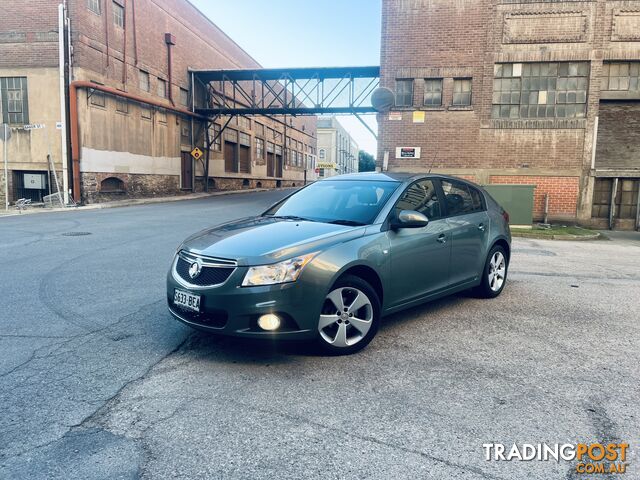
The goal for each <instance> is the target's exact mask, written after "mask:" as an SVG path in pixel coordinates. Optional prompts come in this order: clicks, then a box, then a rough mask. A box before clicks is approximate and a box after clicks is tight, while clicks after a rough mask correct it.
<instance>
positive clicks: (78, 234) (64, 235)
mask: <svg viewBox="0 0 640 480" xmlns="http://www.w3.org/2000/svg"><path fill="white" fill-rule="evenodd" d="M85 235H91V232H67V233H63V234H62V236H63V237H84V236H85Z"/></svg>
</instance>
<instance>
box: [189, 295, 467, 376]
mask: <svg viewBox="0 0 640 480" xmlns="http://www.w3.org/2000/svg"><path fill="white" fill-rule="evenodd" d="M473 298H474V297H473V294H472V293H470V292H469V293H467V292H461V293H458V294H455V295H452V296H449V297H445V298H442V299H439V300H435V301H433V302H430V303H426V304H422V305H418V306H416V307H412V308H409V309H407V310H403V311H402V312H399V313H395V314H393V315H390V316H387V317H384V318H383V321H382V324H381V326H380V332H379V333H378V335H388V334H393V333H392V332H393V331H394V330H398V329H400V328H406V327H407V325H408V324H410V323H413V322H416V321H420V322H424V321H425V320H426V319H428V317H429V316H430V315H433V314H436V313H437V312H440V311H441V310H443V309H448V308H451V307H453V306H455V305H457V304H460V303H462V302H464V301H466V300H471V299H473ZM374 345H375V340H374V344H372V345H371V346H370V347H368V348H372V347H373V348H375V346H374ZM180 350H181V353H183V354H188V355H193V356H195V357H200V358H202V359H206V360H209V361H213V362H225V363H237V364H258V365H262V364H285V363H291V362H296V361H297V358H296V357H327V355H326V354H325V353H323V352H321V351H320V350H319V349H318V348H317V347H316V346H315V345H314V342H310V341H309V342H293V341H275V340H269V339H264V340H253V339H244V338H237V337H224V336H220V335H215V334H209V333H206V332H200V331H195V332H193V333H192V334H191V335H190V336H189V338H188V339H187V341H186V342H185V343H184V345H183V346H182V347H181V349H180ZM328 358H330V357H328Z"/></svg>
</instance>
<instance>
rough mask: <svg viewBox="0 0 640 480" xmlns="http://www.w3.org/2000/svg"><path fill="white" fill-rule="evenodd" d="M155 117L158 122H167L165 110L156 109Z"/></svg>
mask: <svg viewBox="0 0 640 480" xmlns="http://www.w3.org/2000/svg"><path fill="white" fill-rule="evenodd" d="M156 119H157V120H158V122H159V123H167V112H166V110H157V111H156Z"/></svg>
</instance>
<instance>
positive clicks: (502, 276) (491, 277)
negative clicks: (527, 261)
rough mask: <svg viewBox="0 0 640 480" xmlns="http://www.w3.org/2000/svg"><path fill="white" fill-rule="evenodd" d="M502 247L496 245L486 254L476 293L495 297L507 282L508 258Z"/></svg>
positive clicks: (485, 296)
mask: <svg viewBox="0 0 640 480" xmlns="http://www.w3.org/2000/svg"><path fill="white" fill-rule="evenodd" d="M507 259H508V256H507V252H506V251H505V250H504V248H503V247H501V246H499V245H496V246H495V247H493V248H492V249H491V251H490V252H489V255H487V261H486V262H485V266H484V271H483V273H482V283H480V286H479V287H478V293H479V294H480V296H482V297H484V298H495V297H497V296H498V295H500V294H501V293H502V290H504V287H505V285H506V283H507V271H508V269H509V260H507Z"/></svg>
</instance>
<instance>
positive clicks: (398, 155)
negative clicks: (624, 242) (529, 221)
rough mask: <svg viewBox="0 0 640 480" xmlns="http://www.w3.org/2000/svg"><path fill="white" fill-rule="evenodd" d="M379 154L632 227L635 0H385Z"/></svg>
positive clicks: (638, 22)
mask: <svg viewBox="0 0 640 480" xmlns="http://www.w3.org/2000/svg"><path fill="white" fill-rule="evenodd" d="M382 3H383V9H382V54H381V84H382V86H385V87H388V88H390V89H392V90H393V91H395V95H396V102H395V108H394V109H393V110H392V111H391V112H390V113H388V114H385V115H380V116H379V125H380V141H379V151H378V159H377V160H378V164H379V165H380V166H382V165H383V163H384V159H385V158H386V159H387V162H388V167H389V169H390V170H402V171H420V172H422V171H427V170H432V171H433V172H440V173H449V174H454V175H458V176H460V177H464V178H467V179H471V180H474V181H476V182H478V183H482V184H530V185H535V191H534V216H535V218H536V219H541V218H542V217H543V213H544V208H545V198H548V208H549V218H550V219H552V220H559V221H561V220H567V221H578V222H580V223H582V224H587V225H593V226H596V227H607V226H609V225H611V226H612V227H613V228H621V229H636V228H640V208H639V200H638V197H639V195H638V192H639V190H640V129H639V125H640V80H639V79H640V13H639V12H640V1H637V0H625V1H604V0H598V1H581V0H571V1H561V0H538V1H534V0H499V1H497V0H464V1H462V0H458V1H431V0H383V2H382Z"/></svg>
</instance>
